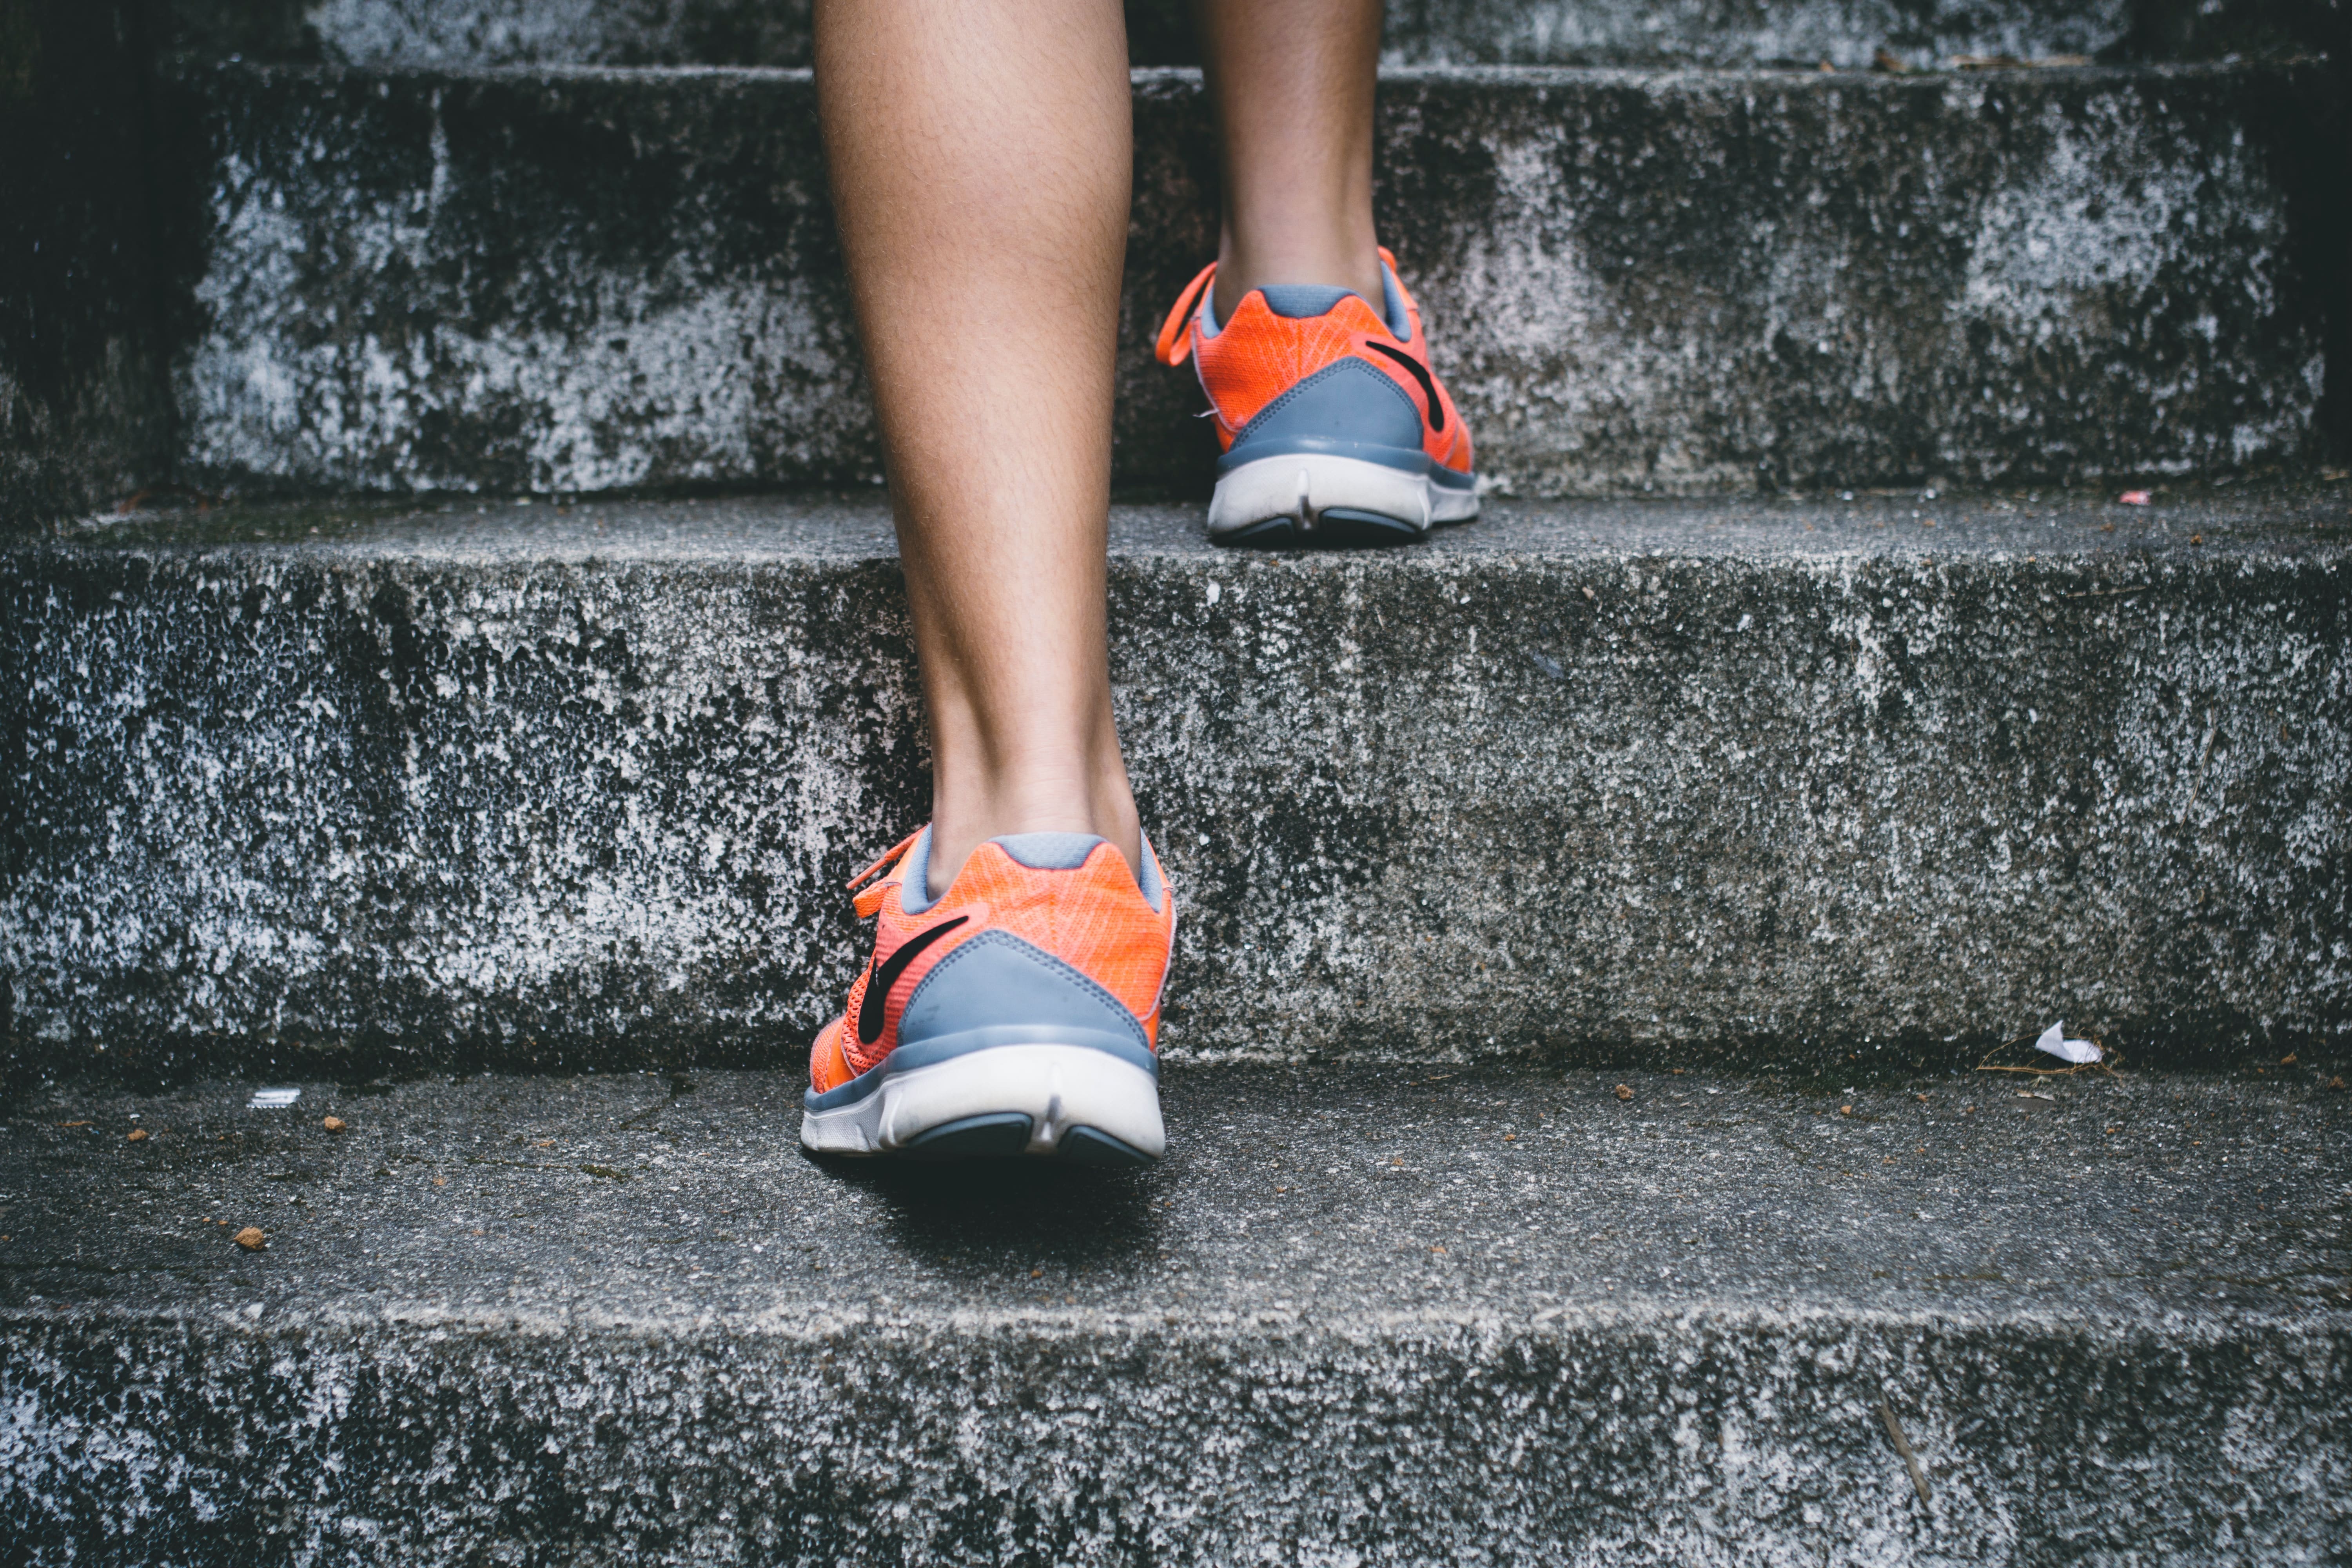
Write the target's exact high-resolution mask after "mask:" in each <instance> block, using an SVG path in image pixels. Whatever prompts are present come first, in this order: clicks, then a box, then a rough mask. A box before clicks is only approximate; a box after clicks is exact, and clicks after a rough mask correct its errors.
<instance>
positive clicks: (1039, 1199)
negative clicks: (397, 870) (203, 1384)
mask: <svg viewBox="0 0 2352 1568" xmlns="http://www.w3.org/2000/svg"><path fill="white" fill-rule="evenodd" d="M2271 1070H2272V1072H2273V1074H2274V1075H2275V1076H2273V1077H2256V1076H2254V1075H2253V1074H2252V1073H2251V1072H2248V1073H2243V1074H2239V1075H2233V1076H2231V1077H2227V1078H2219V1077H2209V1076H2204V1075H2191V1076H2172V1075H2155V1076H2144V1075H2138V1074H2129V1075H2117V1076H2106V1075H2104V1074H2084V1075H2077V1076H2074V1077H2071V1078H2064V1079H2032V1078H2023V1077H2016V1076H2009V1075H1990V1074H1962V1075H1947V1076H1941V1077H1937V1078H1933V1079H1921V1080H1918V1081H1916V1082H1914V1081H1908V1080H1888V1079H1885V1078H1881V1079H1877V1080H1876V1081H1870V1082H1863V1083H1859V1084H1855V1085H1852V1086H1847V1085H1843V1084H1841V1083H1840V1082H1839V1080H1838V1079H1837V1078H1836V1077H1834V1076H1832V1077H1827V1078H1821V1079H1797V1080H1782V1079H1754V1078H1743V1077H1725V1076H1720V1075H1712V1074H1706V1073H1694V1074H1687V1075H1682V1076H1673V1075H1669V1074H1666V1073H1664V1072H1662V1071H1644V1072H1622V1073H1618V1072H1593V1071H1570V1072H1565V1073H1563V1072H1559V1071H1552V1070H1529V1071H1525V1072H1517V1073H1510V1072H1498V1071H1495V1070H1487V1071H1483V1072H1482V1071H1463V1070H1458V1069H1445V1068H1401V1067H1386V1068H1306V1069H1270V1068H1268V1069H1254V1068H1191V1069H1184V1068H1172V1069H1171V1070H1170V1072H1169V1073H1168V1075H1167V1079H1166V1088H1165V1095H1166V1100H1167V1102H1168V1111H1169V1118H1170V1125H1171V1156H1170V1158H1169V1159H1168V1161H1167V1162H1166V1163H1164V1164H1162V1165H1161V1166H1160V1167H1158V1168H1156V1169H1154V1170H1152V1171H1150V1172H1145V1173H1132V1174H1128V1173H1118V1174H1091V1173H1089V1174H1077V1173H1069V1172H1066V1171H1060V1170H1057V1169H1055V1168H1053V1167H1045V1166H1035V1165H1027V1164H1009V1165H982V1166H976V1167H936V1166H903V1165H880V1164H864V1163H845V1164H833V1163H819V1162H816V1161H813V1160H810V1159H807V1158H805V1157H803V1155H801V1154H800V1153H799V1152H798V1151H797V1148H796V1137H797V1131H798V1116H799V1110H798V1105H797V1099H798V1088H799V1083H798V1079H797V1078H796V1077H795V1076H793V1075H792V1074H789V1073H782V1074H772V1073H743V1072H707V1071H699V1070H697V1071H693V1072H691V1074H690V1075H684V1074H681V1075H678V1077H677V1079H674V1080H673V1079H665V1078H664V1077H662V1076H660V1075H633V1074H624V1075H617V1076H604V1077H588V1078H567V1079H464V1080H461V1081H457V1082H450V1081H447V1080H425V1081H413V1082H407V1083H402V1084H397V1085H392V1086H385V1085H377V1086H373V1087H371V1088H365V1089H358V1088H352V1087H344V1088H338V1087H336V1086H334V1085H333V1084H331V1083H318V1082H310V1083H308V1084H306V1085H304V1086H303V1093H302V1096H301V1099H300V1100H299V1102H298V1103H297V1104H296V1105H295V1106H294V1107H293V1108H291V1109H288V1110H248V1109H247V1108H246V1102H247V1094H248V1091H249V1089H251V1087H252V1085H250V1084H247V1083H224V1082H202V1083H196V1084H192V1085H189V1086H187V1087H184V1088H182V1089H174V1090H170V1091H166V1092H161V1093H155V1094H150V1095H144V1096H139V1095H130V1094H122V1093H105V1092H99V1091H93V1090H87V1089H52V1090H47V1091H41V1092H37V1093H33V1094H28V1095H25V1096H20V1097H19V1098H18V1099H17V1100H16V1102H15V1103H14V1104H13V1105H11V1107H10V1108H9V1110H8V1114H7V1120H6V1121H5V1127H6V1138H5V1143H0V1190H5V1191H6V1192H8V1193H10V1194H14V1196H13V1197H12V1200H11V1202H10V1204H9V1207H8V1210H7V1213H6V1215H5V1225H6V1226H7V1234H8V1235H9V1236H10V1237H12V1238H13V1239H11V1240H10V1241H8V1242H7V1243H6V1244H5V1247H0V1308H5V1313H6V1314H7V1316H8V1317H10V1318H13V1319H15V1320H16V1321H18V1322H19V1323H20V1324H21V1323H23V1322H25V1321H27V1320H28V1319H52V1320H54V1319H58V1318H60V1317H95V1318H99V1319H110V1318H121V1317H141V1316H147V1315H152V1314H157V1313H163V1314H178V1315H184V1316H187V1317H189V1318H191V1319H194V1320H197V1321H202V1320H206V1319H212V1318H215V1317H219V1318H224V1319H227V1320H229V1321H233V1322H236V1321H244V1320H246V1319H250V1320H251V1321H252V1322H253V1325H254V1327H255V1329H256V1330H257V1331H292V1330H296V1329H299V1327H301V1326H303V1325H305V1324H315V1323H321V1322H333V1321H373V1322H394V1321H404V1320H405V1321H413V1322H414V1323H416V1324H418V1325H421V1326H457V1325H461V1324H465V1323H475V1324H478V1325H483V1326H498V1325H504V1324H520V1325H522V1326H524V1327H527V1328H530V1329H531V1330H534V1331H537V1330H545V1329H551V1328H556V1327H561V1326H565V1325H581V1326H589V1325H606V1326H611V1325H635V1326H638V1327H642V1328H645V1329H648V1330H660V1331H666V1332H681V1333H694V1332H711V1331H725V1332H739V1331H752V1332H772V1333H780V1334H783V1335H787V1336H802V1337H806V1336H812V1335H822V1334H826V1333H830V1332H833V1331H835V1330H836V1329H837V1328H838V1327H839V1326H840V1325H841V1324H842V1323H844V1322H846V1321H869V1322H888V1321H901V1322H939V1321H952V1322H954V1323H957V1324H960V1325H963V1326H965V1327H967V1328H971V1329H972V1330H974V1331H987V1330H988V1329H989V1328H991V1327H992V1326H1008V1327H1009V1326H1011V1325H1017V1324H1024V1323H1027V1324H1034V1325H1036V1326H1040V1327H1042V1326H1046V1325H1057V1326H1060V1327H1063V1328H1067V1329H1074V1330H1081V1331H1099V1332H1115V1331H1118V1329H1119V1328H1120V1326H1121V1325H1122V1324H1130V1323H1131V1324H1135V1325H1144V1326H1155V1327H1156V1326H1160V1325H1163V1324H1171V1323H1175V1322H1179V1321H1181V1322H1182V1323H1185V1324H1189V1325H1192V1326H1193V1327H1195V1328H1208V1327H1212V1326H1214V1325H1217V1324H1220V1323H1224V1322H1229V1321H1232V1318H1233V1316H1234V1315H1235V1314H1239V1315H1241V1316H1242V1317H1243V1318H1244V1319H1263V1320H1265V1321H1289V1322H1293V1323H1296V1324H1297V1325H1299V1326H1300V1328H1301V1329H1302V1330H1303V1331H1317V1330H1328V1331H1338V1332H1365V1333H1371V1334H1375V1335H1378V1334H1382V1333H1389V1332H1407V1333H1409V1332H1411V1331H1412V1326H1413V1325H1416V1324H1421V1323H1424V1322H1447V1323H1459V1324H1472V1325H1475V1324H1482V1323H1483V1324H1497V1325H1509V1326H1511V1327H1513V1328H1514V1329H1517V1330H1521V1331H1524V1330H1528V1329H1530V1328H1540V1327H1541V1326H1542V1325H1544V1324H1545V1323H1547V1322H1550V1321H1553V1320H1555V1319H1559V1318H1561V1317H1563V1316H1566V1317H1567V1318H1568V1319H1569V1320H1570V1321H1572V1322H1581V1323H1586V1324H1591V1323H1595V1322H1608V1323H1617V1324H1621V1325H1622V1324H1634V1323H1650V1324H1654V1325H1663V1324H1671V1323H1674V1322H1677V1321H1683V1320H1685V1319H1687V1318H1689V1317H1691V1316H1693V1315H1696V1316H1699V1317H1704V1318H1708V1319H1714V1320H1718V1321H1745V1322H1750V1323H1755V1324H1767V1325H1769V1324H1773V1323H1782V1324H1786V1323H1793V1322H1797V1321H1802V1320H1805V1319H1808V1318H1814V1317H1821V1316H1831V1317H1842V1318H1853V1319H1876V1320H1887V1321H1916V1320H1921V1319H1928V1318H1932V1319H1933V1320H1935V1321H1938V1322H1941V1323H1944V1324H1946V1325H1967V1324H1986V1323H1997V1322H2015V1323H2030V1324H2032V1332H2035V1333H2037V1334H2042V1335H2047V1336H2054V1337H2056V1338H2058V1339H2061V1340H2063V1339H2064V1338H2066V1337H2068V1336H2069V1335H2073V1334H2095V1335H2098V1336H2115V1335H2123V1336H2130V1335H2133V1334H2144V1333H2153V1334H2156V1335H2158V1336H2159V1337H2161V1338H2163V1339H2167V1340H2179V1339H2184V1338H2197V1337H2200V1336H2205V1335H2210V1334H2214V1333H2227V1332H2229V1331H2232V1329H2233V1328H2245V1327H2248V1326H2250V1325H2269V1326H2271V1327H2273V1328H2293V1329H2295V1330H2297V1331H2306V1332H2308V1331H2322V1332H2336V1333H2340V1332H2344V1331H2347V1330H2352V1296H2347V1289H2352V1251H2347V1247H2346V1245H2345V1244H2346V1240H2347V1237H2346V1233H2345V1218H2346V1214H2347V1210H2346V1206H2345V1205H2344V1202H2343V1199H2344V1196H2345V1194H2347V1192H2352V1139H2347V1136H2346V1134H2347V1131H2352V1099H2347V1096H2346V1095H2345V1094H2343V1093H2342V1092H2340V1091H2330V1090H2327V1089H2325V1088H2324V1087H2323V1082H2324V1079H2323V1076H2322V1075H2319V1074H2315V1073H2313V1072H2311V1071H2310V1070H2308V1069H2298V1068H2273V1069H2271ZM672 1081H677V1082H682V1083H684V1084H685V1086H686V1087H685V1090H684V1092H673V1091H672V1089H670V1087H669V1085H670V1083H671V1082H672ZM1621 1082H1622V1084H1624V1085H1625V1086H1626V1087H1627V1088H1628V1089H1631V1090H1632V1098H1631V1099H1630V1100H1620V1099H1619V1098H1618V1096H1617V1094H1616V1092H1615V1089H1616V1086H1617V1085H1618V1084H1620V1083H1621ZM2028 1094H2032V1095H2034V1096H2036V1098H2026V1096H2027V1095H2028ZM2041 1097H2046V1098H2041ZM1849 1106H1850V1107H1851V1108H1852V1114H1851V1115H1848V1114H1846V1113H1845V1109H1844V1108H1846V1107H1849ZM330 1114H332V1115H335V1116H338V1117H341V1119H342V1120H343V1121H345V1122H346V1123H347V1125H348V1128H349V1130H348V1131H344V1132H341V1133H331V1132H328V1131H324V1130H322V1128H321V1125H320V1119H321V1118H322V1117H324V1116H327V1115H330ZM134 1115H135V1117H136V1120H135V1121H134V1120H133V1117H134ZM134 1126H136V1127H143V1128H145V1129H147V1130H148V1131H149V1134H150V1135H149V1137H148V1138H147V1139H146V1140H144V1141H142V1142H141V1143H138V1144H128V1143H126V1142H125V1141H124V1135H125V1133H126V1131H128V1130H129V1129H131V1128H132V1127H134ZM1507 1134H1508V1135H1510V1136H1509V1137H1508V1138H1506V1135H1507ZM248 1225H249V1226H257V1227H259V1228H261V1229H262V1230H263V1231H265V1232H266V1233H268V1247H267V1249H266V1250H265V1251H261V1252H258V1253H247V1252H245V1251H244V1250H242V1249H240V1248H239V1247H236V1246H235V1245H233V1244H232V1241H231V1237H232V1235H233V1234H234V1233H235V1232H236V1230H237V1229H239V1228H240V1227H243V1226H248ZM1563 1326H1565V1325H1563Z"/></svg>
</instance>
